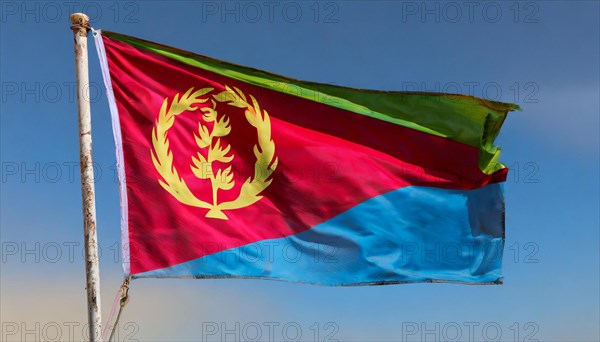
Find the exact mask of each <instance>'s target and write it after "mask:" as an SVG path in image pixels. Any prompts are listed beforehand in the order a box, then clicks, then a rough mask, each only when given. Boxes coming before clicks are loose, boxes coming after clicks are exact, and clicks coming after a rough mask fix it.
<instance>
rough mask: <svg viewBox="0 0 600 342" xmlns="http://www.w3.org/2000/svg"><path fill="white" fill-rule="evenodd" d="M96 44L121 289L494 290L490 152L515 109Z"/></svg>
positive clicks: (497, 230)
mask: <svg viewBox="0 0 600 342" xmlns="http://www.w3.org/2000/svg"><path fill="white" fill-rule="evenodd" d="M94 34H95V36H96V43H97V48H98V53H99V57H100V61H101V65H102V69H103V75H104V79H105V83H106V85H107V89H108V90H109V91H108V98H109V104H110V109H111V113H112V118H113V128H114V135H115V142H116V148H117V162H118V170H119V183H120V194H121V211H122V244H123V253H124V258H125V260H124V267H125V271H126V273H127V274H128V275H131V276H133V277H134V278H139V277H195V278H261V279H277V280H286V281H294V282H304V283H313V284H321V285H365V284H391V283H408V282H461V283H477V284H490V283H494V284H495V283H500V282H501V281H502V276H501V261H502V250H503V245H504V232H505V229H504V199H503V188H502V184H501V183H502V182H504V181H505V179H506V174H507V169H506V168H505V166H504V165H502V164H501V163H500V162H499V161H498V157H499V149H498V148H497V147H496V146H494V145H493V142H494V140H495V138H496V136H497V135H498V133H499V131H500V127H501V126H502V124H503V122H504V120H505V118H506V116H507V113H508V112H510V111H512V110H515V109H518V106H516V105H514V104H507V103H500V102H495V101H489V100H485V99H481V98H476V97H473V96H466V95H450V94H439V93H418V92H387V91H374V90H360V89H352V88H347V87H340V86H335V85H328V84H319V83H313V82H305V81H299V80H295V79H291V78H288V77H284V76H279V75H276V74H272V73H269V72H265V71H261V70H257V69H253V68H249V67H244V66H240V65H235V64H232V63H227V62H223V61H220V60H216V59H212V58H208V57H205V56H201V55H197V54H194V53H191V52H187V51H182V50H179V49H176V48H172V47H168V46H164V45H161V44H157V43H152V42H149V41H145V40H142V39H138V38H134V37H130V36H126V35H122V34H117V33H113V32H108V31H95V32H94ZM364 67H365V68H368V66H364Z"/></svg>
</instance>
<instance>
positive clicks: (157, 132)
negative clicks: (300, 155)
mask: <svg viewBox="0 0 600 342" xmlns="http://www.w3.org/2000/svg"><path fill="white" fill-rule="evenodd" d="M211 91H213V88H203V89H199V90H197V91H195V92H194V88H190V89H188V90H187V91H186V92H185V93H184V94H183V95H181V97H180V94H179V93H178V94H176V95H175V96H174V97H173V100H172V101H169V98H168V97H167V98H165V99H164V101H163V104H162V107H161V109H160V113H159V115H158V119H157V121H156V125H155V127H154V128H153V130H152V147H153V148H152V149H151V151H150V152H151V156H152V163H153V164H154V167H155V168H156V170H157V171H158V173H159V174H160V176H161V177H162V179H159V180H158V182H159V184H160V185H161V186H162V187H163V188H164V189H165V190H166V191H167V192H169V193H170V194H171V195H172V196H173V197H175V198H176V199H177V200H179V201H180V202H182V203H184V204H187V205H190V206H194V207H198V208H203V209H209V211H208V212H207V214H206V217H208V218H217V219H224V220H227V219H228V218H227V216H226V215H225V213H223V210H233V209H239V208H243V207H247V206H249V205H252V204H254V203H256V202H257V201H259V200H260V199H261V198H262V197H263V196H261V195H259V194H260V193H261V192H262V191H263V190H265V189H266V188H267V187H268V186H269V185H270V184H271V182H272V181H273V180H272V179H269V177H270V176H271V175H272V174H273V171H275V169H276V167H277V162H278V159H277V157H275V143H274V142H273V140H272V138H271V121H270V119H269V114H268V113H267V111H266V110H262V109H261V108H260V106H259V104H258V101H257V100H256V99H255V98H254V97H253V96H252V95H250V102H249V101H248V99H247V97H246V95H244V93H243V92H242V91H241V90H240V89H238V88H235V87H234V88H233V89H232V88H230V87H227V86H226V87H225V91H223V92H221V93H218V94H216V95H212V97H213V99H210V101H211V107H202V108H200V111H201V112H202V115H203V119H204V121H205V122H213V127H212V129H209V127H208V126H207V125H204V124H202V122H199V123H198V133H197V134H194V138H195V141H196V145H197V146H198V148H200V149H201V150H204V149H208V153H207V156H206V157H204V155H202V154H201V153H200V152H198V154H197V155H196V156H195V157H192V163H191V165H190V168H191V170H192V172H193V173H194V175H195V176H196V177H197V178H199V179H209V180H210V182H211V186H212V203H208V202H205V201H202V200H200V199H198V198H197V197H196V196H195V195H194V194H193V193H192V192H191V190H190V189H189V187H188V186H187V184H186V182H185V180H184V179H183V178H181V177H180V176H179V174H178V172H177V169H176V168H175V166H174V165H173V153H172V151H170V149H169V138H168V132H169V129H171V127H172V126H173V124H174V122H175V117H176V116H178V115H181V114H182V113H184V112H186V111H195V110H197V109H198V108H197V107H196V106H197V105H198V104H202V103H206V102H208V100H209V98H204V97H203V96H204V95H206V94H208V93H210V92H211ZM215 100H216V101H215ZM169 102H170V105H169ZM217 102H220V103H227V104H228V105H230V106H233V107H237V108H245V109H246V110H245V117H246V120H247V121H248V123H249V124H250V125H252V126H253V127H254V128H256V132H257V137H258V142H257V144H255V145H254V149H253V150H254V156H255V157H256V162H255V165H254V166H255V167H254V176H253V177H249V178H248V179H247V180H246V181H245V182H244V184H242V187H241V189H240V194H239V196H238V197H237V198H236V199H235V200H232V201H229V202H222V203H219V202H218V191H219V190H222V191H228V190H231V189H232V188H233V186H234V185H235V181H234V180H233V171H232V168H231V166H229V167H226V168H225V169H218V170H217V171H216V173H213V167H212V165H213V162H215V161H218V162H221V163H223V164H227V163H230V162H231V161H232V160H233V158H234V156H233V155H229V152H230V150H231V146H230V145H225V144H223V143H222V140H221V138H222V137H225V136H227V135H228V134H229V133H230V132H231V124H230V120H229V117H228V116H227V115H221V116H220V117H219V114H218V113H217V110H216V104H217Z"/></svg>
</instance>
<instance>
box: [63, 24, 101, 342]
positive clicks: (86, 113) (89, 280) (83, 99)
mask: <svg viewBox="0 0 600 342" xmlns="http://www.w3.org/2000/svg"><path fill="white" fill-rule="evenodd" d="M69 18H70V19H71V23H72V25H71V29H72V30H73V34H74V38H75V68H76V77H77V109H78V111H79V162H80V170H81V195H82V205H83V236H84V238H83V239H84V245H85V278H86V290H87V305H88V324H89V333H90V338H89V341H90V342H98V341H100V340H101V339H102V333H101V332H102V324H101V310H100V270H99V266H98V241H97V235H96V202H95V196H94V169H93V165H92V120H91V112H90V88H89V75H88V51H87V33H88V31H89V29H90V26H89V18H88V16H87V15H85V14H83V13H73V14H71V16H70V17H69Z"/></svg>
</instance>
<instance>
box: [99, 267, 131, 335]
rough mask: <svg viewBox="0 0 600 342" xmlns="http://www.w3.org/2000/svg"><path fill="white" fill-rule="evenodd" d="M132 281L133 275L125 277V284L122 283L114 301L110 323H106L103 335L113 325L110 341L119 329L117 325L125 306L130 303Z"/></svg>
mask: <svg viewBox="0 0 600 342" xmlns="http://www.w3.org/2000/svg"><path fill="white" fill-rule="evenodd" d="M130 282H131V277H130V276H128V277H125V279H124V280H123V284H121V287H120V288H119V291H118V292H117V296H116V297H115V301H114V303H113V307H112V309H111V311H110V315H109V316H108V320H107V322H109V324H108V325H106V327H105V328H104V329H105V330H104V333H103V334H102V335H103V337H106V333H107V332H108V331H107V330H108V329H109V327H111V329H110V336H109V338H108V342H110V341H112V339H113V336H114V334H115V330H116V329H117V327H118V325H119V319H120V318H121V313H122V312H123V308H124V307H125V305H127V303H129V283H130ZM117 305H119V311H118V312H117V318H116V319H115V323H114V324H112V325H111V324H110V322H111V321H112V320H113V317H114V315H115V311H116V308H117Z"/></svg>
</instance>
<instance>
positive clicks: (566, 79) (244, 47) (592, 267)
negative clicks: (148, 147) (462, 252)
mask: <svg viewBox="0 0 600 342" xmlns="http://www.w3.org/2000/svg"><path fill="white" fill-rule="evenodd" d="M84 6H85V7H84ZM71 9H74V10H75V11H82V10H85V11H86V12H87V13H88V14H89V15H90V17H91V19H92V22H91V24H92V26H94V27H95V28H99V29H107V30H112V31H117V32H121V33H124V34H128V35H133V36H137V37H140V38H144V39H148V40H152V41H156V42H160V43H163V44H167V45H172V46H176V47H179V48H182V49H186V50H190V51H194V52H197V53H200V54H204V55H207V56H211V57H215V58H218V59H222V60H226V61H231V62H235V63H238V64H243V65H248V66H252V67H255V68H260V69H265V70H269V71H272V72H275V73H279V74H284V75H287V76H291V77H294V78H299V79H304V80H310V81H316V82H326V83H334V84H339V85H345V86H352V87H358V88H371V89H383V90H427V91H450V92H457V91H458V92H461V93H470V94H472V95H475V96H480V97H486V98H490V99H496V100H502V101H507V102H516V103H518V104H519V105H520V106H521V107H522V108H523V111H521V112H514V113H511V114H510V116H509V118H508V120H507V121H506V123H505V126H504V129H503V131H502V133H501V135H500V137H499V138H498V140H497V144H498V145H499V146H501V147H502V148H503V156H502V158H501V160H502V161H503V162H504V163H505V164H507V165H508V166H509V167H511V173H510V174H509V178H508V181H507V183H506V186H505V190H506V204H507V207H506V249H505V259H504V266H503V272H504V276H505V284H504V285H503V286H479V287H478V286H464V285H450V284H435V285H433V284H429V285H426V284H423V285H401V286H385V287H361V288H326V287H315V286H307V285H299V284H288V283H280V282H269V281H244V280H158V279H142V280H137V281H135V282H134V283H133V285H132V300H131V303H130V304H129V306H128V307H127V309H126V311H125V313H124V316H123V318H122V322H125V323H124V324H129V325H123V326H122V327H121V340H123V339H124V340H133V339H139V340H144V341H145V340H206V341H213V340H221V339H227V340H234V339H242V340H243V339H246V340H252V338H253V337H254V336H255V331H259V332H261V340H265V341H268V340H270V338H269V335H268V333H269V331H270V330H269V329H270V328H269V326H270V324H271V325H272V326H273V328H272V329H273V330H272V332H273V334H274V338H273V339H274V340H294V337H295V332H296V331H300V332H301V333H302V336H301V338H300V340H302V341H316V340H326V338H327V337H329V338H331V339H338V340H341V341H381V340H386V341H417V340H418V341H425V340H427V341H431V340H442V341H443V340H453V339H454V337H455V336H456V335H457V332H458V333H460V338H459V339H458V340H460V341H469V340H479V341H480V340H491V341H493V340H495V338H496V336H497V332H500V333H501V335H500V336H499V337H498V338H499V340H501V341H523V340H532V339H538V340H541V341H552V340H555V341H565V340H571V341H597V340H599V339H600V336H599V326H598V324H599V323H598V322H599V320H600V317H599V309H600V302H599V294H598V293H599V291H598V290H599V287H600V284H599V276H600V274H599V268H600V262H599V229H598V228H599V223H600V222H599V214H598V207H599V182H598V180H599V176H598V175H599V171H600V170H599V169H598V167H599V162H600V160H599V114H600V112H599V111H600V104H599V95H598V94H599V93H600V85H599V78H600V71H599V65H600V51H599V41H600V26H599V14H600V12H599V11H600V8H599V3H598V2H596V1H570V2H568V1H538V2H533V1H522V2H516V1H497V2H480V1H474V2H436V1H431V2H427V3H424V2H420V1H416V2H413V1H340V2H327V1H325V2H315V1H301V2H279V1H274V2H236V1H230V2H219V1H216V2H215V1H173V2H168V3H162V2H159V1H140V2H127V1H125V2H113V1H105V2H89V3H84V2H77V1H71V2H65V3H62V2H52V1H51V2H26V3H21V2H13V1H3V2H1V3H0V25H1V26H0V77H1V85H2V92H1V96H2V98H1V99H0V100H1V101H0V105H1V116H0V133H1V137H0V142H1V147H0V152H1V161H2V181H1V196H0V199H1V213H0V214H1V215H0V223H1V236H0V239H1V242H2V255H1V257H2V260H1V262H2V263H1V264H0V266H1V280H0V284H1V288H0V294H1V298H2V299H1V303H2V305H1V311H0V313H1V316H2V317H1V319H0V321H2V331H1V332H0V333H1V334H2V339H5V340H9V341H11V340H20V339H22V338H23V336H24V337H25V338H26V339H29V340H34V339H47V340H52V338H53V337H54V336H55V333H54V331H55V330H56V331H57V332H58V333H60V338H61V339H62V340H81V339H82V330H83V329H82V325H83V324H84V323H85V319H86V318H85V312H86V308H85V291H84V286H85V281H84V265H83V261H82V257H81V253H82V249H83V248H82V217H81V194H80V184H79V169H78V166H77V162H78V153H79V152H78V140H77V109H76V101H75V91H74V84H75V83H74V82H75V70H74V64H73V46H72V33H71V31H70V30H69V23H68V15H69V14H70V13H71V12H72V11H71ZM89 43H90V80H91V85H90V89H91V91H92V116H93V141H94V145H93V148H94V161H95V163H96V164H97V169H98V173H97V183H96V191H97V211H98V212H97V216H98V235H99V241H100V244H101V247H102V252H103V253H102V257H101V276H102V282H101V285H102V296H103V311H104V313H105V317H106V315H107V314H108V311H109V310H110V305H111V304H112V300H113V298H114V295H115V293H116V290H117V288H118V286H119V284H120V280H121V277H122V270H121V266H120V263H119V256H118V255H115V253H116V251H118V247H117V246H118V242H119V234H120V233H119V205H118V189H117V183H116V182H115V179H114V163H115V155H114V143H113V138H112V131H111V126H110V117H109V111H108V104H107V101H106V98H105V90H104V87H103V84H102V79H101V74H100V70H99V65H98V60H97V57H96V53H95V47H94V45H93V41H92V39H91V38H90V40H89ZM69 322H74V323H73V324H71V323H69ZM270 322H274V323H273V324H272V323H270ZM71 326H73V329H74V330H73V331H71V330H70V328H69V327H71ZM257 326H258V329H259V330H257ZM284 327H286V328H285V329H284ZM290 327H291V328H290ZM52 329H55V330H52ZM215 329H216V330H215ZM227 329H229V330H231V331H230V332H229V334H228V335H227V334H226V333H227V331H226V330H227ZM253 329H254V330H253ZM25 330H33V331H34V332H30V333H29V335H22V334H24V333H25ZM316 332H318V336H315V333H316ZM471 333H472V334H471ZM71 335H72V336H71ZM317 337H318V338H317ZM527 338H529V339H527Z"/></svg>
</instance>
